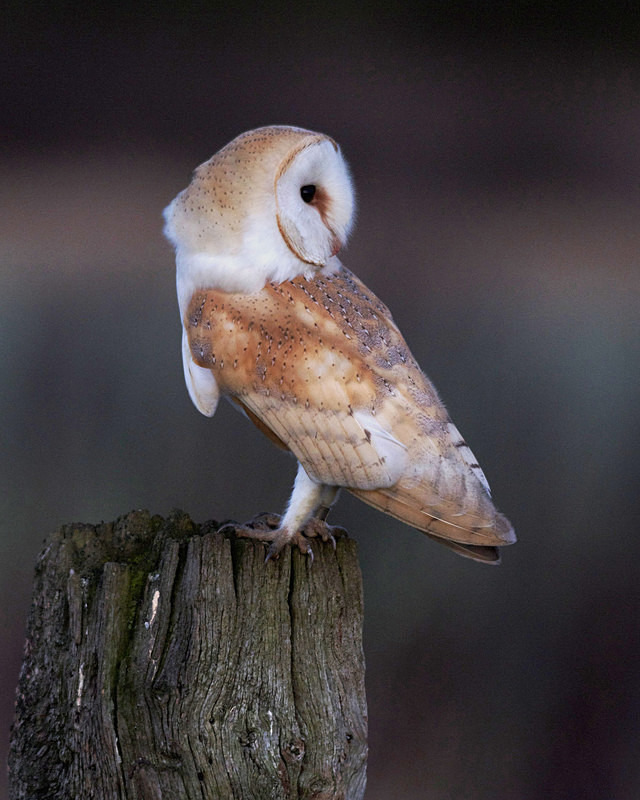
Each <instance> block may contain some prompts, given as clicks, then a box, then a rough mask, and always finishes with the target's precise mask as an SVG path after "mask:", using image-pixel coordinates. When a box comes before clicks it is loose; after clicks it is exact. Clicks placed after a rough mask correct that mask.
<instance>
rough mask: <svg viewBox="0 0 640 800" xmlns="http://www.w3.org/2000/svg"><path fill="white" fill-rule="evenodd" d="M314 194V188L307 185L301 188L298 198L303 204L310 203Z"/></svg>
mask: <svg viewBox="0 0 640 800" xmlns="http://www.w3.org/2000/svg"><path fill="white" fill-rule="evenodd" d="M315 194H316V187H315V186H314V185H313V184H312V183H309V184H307V185H306V186H303V187H302V188H301V189H300V197H301V198H302V199H303V200H304V202H305V203H310V202H311V201H312V200H313V198H314V197H315Z"/></svg>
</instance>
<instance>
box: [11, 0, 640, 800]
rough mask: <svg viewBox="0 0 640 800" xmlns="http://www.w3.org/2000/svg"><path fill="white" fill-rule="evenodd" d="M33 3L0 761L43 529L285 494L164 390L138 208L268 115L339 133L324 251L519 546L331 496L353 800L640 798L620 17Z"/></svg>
mask: <svg viewBox="0 0 640 800" xmlns="http://www.w3.org/2000/svg"><path fill="white" fill-rule="evenodd" d="M34 7H35V4H26V3H23V2H20V3H18V2H15V0H10V1H9V3H8V6H7V7H6V11H5V12H3V17H4V20H3V25H2V27H1V28H0V59H1V60H2V64H3V69H2V89H1V96H0V109H1V110H0V113H1V114H2V127H1V135H2V139H3V143H2V149H1V151H0V174H1V181H0V198H1V199H0V206H1V213H0V281H1V283H0V307H1V314H0V327H1V331H2V335H1V338H0V370H1V373H0V374H1V378H0V416H1V419H2V424H1V425H0V453H1V455H2V458H1V462H0V470H1V472H0V479H1V481H2V483H1V485H2V493H1V495H0V524H1V526H2V535H1V538H0V553H1V560H0V570H1V572H0V576H1V592H0V615H1V622H0V624H1V635H2V648H1V650H0V692H1V694H0V728H1V729H2V731H3V734H2V739H1V742H2V750H3V754H4V752H5V751H6V743H7V739H8V729H9V725H10V721H11V717H12V713H13V693H14V687H15V684H16V682H17V676H18V670H19V665H20V660H21V649H22V643H23V637H24V624H25V619H26V615H27V612H28V608H29V599H30V591H31V581H32V573H33V566H34V562H35V558H36V555H37V553H38V551H39V549H40V547H41V545H42V542H43V539H44V537H45V536H46V535H47V534H48V533H49V532H50V531H52V530H53V529H54V528H55V527H57V526H58V525H60V524H61V523H63V522H70V521H86V522H98V521H100V520H103V519H104V520H110V519H113V518H115V517H117V516H118V515H120V514H122V513H124V512H126V511H128V510H130V509H131V508H135V507H146V508H149V509H150V510H151V511H153V512H156V513H161V514H167V513H168V512H169V511H170V509H172V508H174V507H180V508H182V509H184V510H186V511H188V512H189V513H190V514H191V515H192V516H193V517H194V518H195V519H197V520H200V521H203V520H205V519H209V518H217V519H224V518H228V517H232V518H236V519H239V520H243V519H246V518H248V517H249V516H251V515H253V514H254V513H255V512H256V511H260V510H263V509H270V510H279V509H281V508H282V506H283V504H284V502H285V501H286V498H287V496H288V492H289V488H290V485H291V482H292V480H293V476H294V464H293V463H292V462H290V461H288V460H287V457H286V456H284V455H282V454H281V453H280V452H279V451H276V450H275V449H274V448H272V446H271V445H270V444H269V443H268V442H267V441H266V440H264V439H262V438H261V437H260V435H259V434H258V432H257V431H256V430H255V429H254V428H253V426H250V425H248V424H247V423H246V422H245V421H244V420H243V419H242V418H241V417H240V416H239V415H238V414H236V413H235V412H234V411H233V410H232V409H231V408H229V407H227V406H226V405H224V404H223V405H222V406H221V407H220V409H219V411H218V412H217V414H216V416H215V418H214V419H213V420H207V419H205V418H204V417H202V416H201V415H200V414H199V413H198V412H197V411H196V410H195V408H193V407H192V405H191V403H190V401H189V398H188V395H187V392H186V389H185V387H184V385H183V377H182V366H181V361H180V347H179V333H180V327H179V319H178V313H177V304H176V301H175V290H174V262H173V256H172V253H171V251H170V248H169V246H168V245H167V244H166V242H164V240H163V238H162V236H161V225H162V221H161V211H162V209H163V207H164V206H165V205H166V204H167V203H168V202H169V200H171V198H172V197H173V196H174V195H175V194H176V193H177V192H178V191H179V190H180V189H182V188H183V187H184V186H185V185H186V184H187V182H188V181H189V178H190V173H191V170H192V169H193V168H194V167H195V166H196V165H197V164H198V163H200V162H202V161H204V160H205V159H206V158H208V157H209V156H210V155H211V154H212V153H213V152H214V151H216V150H217V149H218V148H220V147H221V146H222V145H224V144H225V143H226V142H227V141H228V140H229V139H231V138H232V137H233V136H235V135H236V134H238V133H240V132H242V131H244V130H246V129H249V128H252V127H256V126H259V125H264V124H270V123H288V124H295V125H300V126H304V127H309V128H312V129H317V130H320V131H323V132H326V133H329V134H330V135H331V136H333V137H334V138H335V139H337V140H338V141H339V142H340V144H341V145H342V148H343V150H344V153H345V154H346V157H347V159H348V160H349V162H350V164H351V167H352V171H353V175H354V178H355V182H356V187H357V191H358V200H359V203H358V207H359V210H358V223H357V226H356V228H355V232H354V234H353V237H352V242H351V244H350V245H349V247H348V249H347V250H346V251H345V252H344V257H343V260H344V262H345V263H346V264H347V266H349V267H350V268H351V269H353V270H354V271H355V272H356V273H357V274H358V275H359V276H360V277H362V278H363V279H364V280H365V282H366V283H368V284H369V285H370V286H371V288H373V289H374V290H375V291H376V292H377V293H378V294H379V295H381V296H382V298H383V299H384V300H385V301H386V302H387V304H388V305H389V306H390V307H391V309H392V311H393V313H394V316H395V318H396V320H397V321H398V322H399V324H400V327H401V328H402V330H403V332H404V333H405V336H406V338H407V339H408V341H409V344H410V346H411V347H412V349H413V351H414V353H415V355H416V357H417V358H418V360H419V361H420V363H421V364H422V365H423V367H424V369H425V371H426V372H427V374H429V376H430V377H431V378H432V379H433V381H434V382H435V384H436V386H437V387H438V388H439V390H440V393H441V395H442V397H443V398H444V400H445V402H446V403H447V405H448V407H449V409H450V411H451V414H452V416H453V419H454V420H455V422H456V423H457V425H458V426H459V427H460V429H461V430H462V432H463V434H464V436H465V438H466V439H467V440H468V441H469V442H470V444H471V446H472V448H473V450H474V451H475V453H476V455H477V456H478V458H479V460H480V462H481V464H482V465H483V467H484V469H485V471H486V473H487V475H488V477H489V480H490V481H491V483H492V486H493V490H494V497H495V498H496V502H497V504H498V506H499V507H500V508H501V509H502V510H503V511H504V512H505V513H506V514H507V515H508V516H509V517H510V518H511V519H512V521H513V523H514V525H515V527H516V530H517V532H518V535H519V542H518V544H517V545H515V546H514V547H511V548H509V549H507V550H505V551H504V554H503V555H504V557H503V564H502V566H500V567H499V568H490V567H485V566H482V565H478V564H474V563H471V562H469V561H466V560H463V559H460V558H457V557H456V556H454V555H453V554H451V553H450V552H448V551H446V550H445V549H444V548H439V547H437V546H436V545H434V544H433V543H432V542H430V541H428V540H427V539H426V538H424V537H422V536H421V535H420V534H418V533H417V532H416V531H413V530H411V529H409V528H406V527H404V526H402V525H401V524H400V523H396V522H395V521H393V520H391V519H389V518H387V517H385V516H383V515H381V514H379V513H376V512H375V511H373V510H372V509H369V508H368V507H365V506H364V505H362V504H359V503H358V502H357V501H356V500H355V499H353V498H351V497H349V496H346V495H345V496H343V498H342V500H341V501H340V503H339V505H338V507H337V509H336V510H335V512H334V514H333V520H334V521H335V522H337V523H339V524H342V525H345V526H346V527H347V528H348V529H349V531H350V533H351V535H352V536H353V537H355V538H356V539H357V541H358V543H359V548H360V554H361V564H362V571H363V575H364V583H365V600H366V629H365V648H366V657H367V666H368V671H367V682H368V701H369V712H370V745H371V753H370V761H369V788H368V792H367V797H368V798H369V800H382V798H385V799H386V798H395V797H402V798H404V799H405V800H413V799H414V798H416V799H417V798H428V799H429V800H445V798H465V799H467V798H468V799H469V800H476V799H477V800H485V799H486V800H489V799H491V800H496V799H497V800H502V799H503V798H505V799H511V798H513V799H514V800H536V799H537V798H581V800H585V799H586V800H589V798H594V800H595V799H596V798H597V799H598V800H601V799H602V798H615V800H626V799H627V798H629V800H631V798H637V797H639V796H640V759H639V758H638V753H639V752H640V723H639V719H640V679H639V676H638V663H639V659H640V631H639V623H640V602H639V601H640V568H639V557H640V513H639V512H640V508H639V502H638V478H639V467H638V459H637V449H638V444H639V442H638V439H639V438H640V437H639V434H640V403H639V399H640V398H639V395H640V391H639V385H640V381H639V373H640V370H639V367H640V358H639V357H640V338H639V333H640V330H639V329H640V325H639V316H640V269H639V266H640V264H639V261H640V255H639V253H640V205H639V200H640V147H639V139H640V63H639V62H640V51H639V50H638V41H640V39H639V34H640V20H639V14H640V12H639V10H638V8H639V7H638V5H637V4H636V3H602V4H591V5H589V4H587V5H582V6H578V5H576V4H573V3H571V4H569V3H566V4H565V3H562V2H560V3H556V4H541V3H540V4H538V3H530V2H528V3H525V2H514V3H510V4H496V5H495V7H494V6H493V5H492V4H486V3H476V2H469V3H455V2H454V3H444V2H440V3H432V4H428V3H427V4H416V5H414V6H411V5H410V4H409V5H403V6H399V7H396V9H395V10H393V11H390V10H389V9H388V7H387V6H386V5H385V4H377V3H372V4H368V5H364V4H363V5H361V4H355V3H352V2H350V0H345V2H342V3H340V4H339V5H336V6H329V5H326V4H313V5H312V4H309V6H308V10H305V11H300V10H298V11H295V10H293V9H292V7H289V6H287V5H285V4H281V3H278V2H275V3H270V4H269V7H268V9H267V8H265V7H262V8H259V7H257V6H252V5H250V4H248V3H240V4H238V3H236V4H234V6H233V8H228V7H218V6H216V5H215V4H212V3H204V2H201V3H195V2H193V3H191V2H185V3H182V4H181V3H169V2H154V3H150V2H139V3H136V4H131V5H129V4H126V3H125V4H123V5H120V6H112V5H111V4H106V3H99V2H98V3H92V4H90V6H86V5H80V4H74V3H70V2H69V3H64V2H60V3H54V4H52V5H51V6H49V7H48V10H44V11H42V12H38V13H37V15H36V14H35V13H34V11H33V8H34ZM3 780H4V778H3ZM3 793H4V787H3V786H0V796H2V794H3Z"/></svg>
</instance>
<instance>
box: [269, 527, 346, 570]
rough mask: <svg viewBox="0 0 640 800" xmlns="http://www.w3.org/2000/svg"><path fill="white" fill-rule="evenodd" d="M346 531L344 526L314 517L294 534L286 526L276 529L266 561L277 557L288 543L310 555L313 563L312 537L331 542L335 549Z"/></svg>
mask: <svg viewBox="0 0 640 800" xmlns="http://www.w3.org/2000/svg"><path fill="white" fill-rule="evenodd" d="M345 534H346V531H345V529H344V528H339V527H337V526H335V525H327V523H326V522H325V521H324V520H322V519H318V518H317V517H313V518H312V519H310V520H309V522H307V524H306V525H305V526H304V528H302V530H300V531H296V532H295V533H294V534H293V536H292V535H291V534H290V532H289V531H288V530H287V529H286V528H280V529H279V530H276V531H274V537H273V539H272V540H271V545H270V547H269V550H268V551H267V557H266V559H265V561H269V560H270V559H272V558H277V557H278V556H279V555H280V551H281V550H282V548H283V547H284V546H285V545H287V544H292V545H294V544H295V545H296V546H297V547H298V550H300V552H301V553H304V554H305V555H308V556H309V558H310V559H311V563H312V564H313V550H312V549H311V542H310V541H309V540H310V539H321V540H322V541H323V542H331V545H332V546H333V549H334V550H335V549H336V537H340V536H344V535H345Z"/></svg>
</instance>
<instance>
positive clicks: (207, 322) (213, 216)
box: [167, 128, 515, 561]
mask: <svg viewBox="0 0 640 800" xmlns="http://www.w3.org/2000/svg"><path fill="white" fill-rule="evenodd" d="M326 142H329V143H330V144H331V147H332V148H335V152H336V153H337V154H338V156H337V157H338V158H341V157H340V156H339V151H338V150H337V146H336V145H335V143H333V142H332V140H329V139H327V137H322V136H321V135H319V134H312V133H310V132H307V131H302V130H300V129H287V128H282V129H280V128H272V129H266V131H265V129H261V130H259V131H257V132H250V133H249V134H244V135H243V137H239V139H238V140H234V143H231V144H230V145H227V147H226V148H223V150H222V151H220V153H218V154H217V155H216V156H214V158H213V159H211V160H210V161H209V162H207V164H205V165H203V166H202V167H200V168H198V170H197V171H196V174H195V177H194V181H193V182H192V184H191V186H190V187H189V189H188V190H186V192H184V193H181V195H179V196H178V198H176V200H175V201H174V203H173V204H172V206H170V207H169V209H168V214H167V220H168V227H169V226H173V227H172V228H171V229H170V231H169V235H170V236H171V237H172V239H173V240H174V242H176V244H177V249H178V259H180V256H181V255H182V257H183V258H184V259H187V260H186V263H187V266H188V267H190V265H191V261H189V260H188V259H189V258H191V254H192V253H194V252H195V253H196V258H200V256H201V254H202V253H204V254H205V256H206V258H207V259H209V260H212V261H214V262H215V265H214V268H213V270H212V271H211V275H210V277H209V278H208V279H207V277H206V276H205V278H204V279H203V278H202V276H200V275H198V276H197V279H196V280H195V281H192V280H191V277H192V275H193V274H194V272H193V270H192V272H191V273H189V280H187V282H186V284H185V283H184V282H183V283H182V284H181V281H180V272H179V280H178V283H179V294H180V292H181V291H182V294H181V303H180V304H181V313H182V321H183V328H184V332H183V357H184V360H185V377H186V379H187V385H188V387H189V391H190V394H191V397H192V399H193V400H194V403H195V404H196V405H197V406H198V408H200V410H201V411H202V412H203V413H205V414H208V415H211V414H213V413H214V411H215V407H216V404H217V401H218V397H219V396H227V397H229V398H230V399H231V400H233V401H234V402H235V403H237V404H238V405H239V406H240V408H241V409H242V410H244V411H245V413H246V414H247V416H248V417H249V418H250V419H251V420H252V421H253V422H254V423H255V424H256V425H257V426H258V427H259V428H260V429H261V430H262V431H263V432H264V433H266V434H267V435H268V436H269V438H271V439H272V441H274V442H275V443H276V444H279V445H280V446H282V447H284V448H285V449H288V450H290V451H291V452H292V453H293V454H294V455H295V457H296V458H297V459H298V462H299V464H300V470H299V474H298V478H297V479H296V486H295V488H294V493H293V495H292V500H291V502H290V505H289V508H288V510H287V514H286V515H285V517H284V518H283V522H282V530H281V531H280V532H278V535H277V536H276V540H277V546H276V547H275V550H274V551H273V552H277V551H278V550H279V549H280V548H281V547H282V546H283V544H285V543H286V542H287V541H296V542H297V543H298V544H299V545H300V546H301V547H303V549H308V548H307V546H306V545H303V544H302V539H301V537H300V532H299V530H290V528H291V527H292V526H293V527H296V528H298V527H300V528H302V527H304V525H306V524H307V523H308V522H309V520H310V519H312V517H313V514H314V513H315V514H317V513H318V509H319V508H320V507H321V506H322V507H326V506H328V505H330V503H331V501H332V499H333V496H334V494H335V489H336V488H341V487H342V488H346V489H348V490H350V491H351V492H353V493H354V494H355V495H357V496H358V497H359V498H361V499H362V500H364V501H365V502H367V503H370V504H371V505H373V506H375V507H377V508H379V509H381V510H383V511H386V512H387V513H389V514H392V515H393V516H395V517H398V518H399V519H401V520H403V521H405V522H407V523H408V524H410V525H413V526H415V527H416V528H418V529H420V530H422V531H423V532H425V533H426V534H427V535H429V536H431V537H434V538H437V539H438V540H440V541H442V542H443V543H445V544H447V545H448V546H450V547H452V548H453V549H454V550H456V551H457V552H459V553H461V554H462V555H467V556H470V557H472V558H475V559H477V560H481V561H496V560H497V558H498V555H497V550H496V549H495V548H496V547H497V546H499V545H502V544H509V543H511V542H512V541H514V540H515V537H514V535H513V530H512V528H511V526H510V524H509V522H508V521H507V520H506V518H505V517H504V516H502V515H501V514H499V513H498V512H497V511H496V510H495V508H494V506H493V503H492V501H491V498H490V494H489V487H488V484H487V481H486V478H485V477H484V474H483V473H482V470H481V469H480V467H479V466H478V464H477V463H476V461H475V458H474V457H473V454H472V453H471V451H470V450H469V448H468V446H467V445H466V443H465V442H464V440H463V439H462V437H461V436H460V434H459V432H458V430H457V429H456V427H455V426H454V425H453V423H452V422H451V420H450V419H449V416H448V414H447V412H446V410H445V408H444V406H443V405H442V403H441V401H440V400H439V398H438V396H437V393H436V391H435V389H434V387H433V385H432V384H431V383H430V382H429V380H428V379H427V378H426V376H425V375H424V373H423V372H422V371H421V369H420V368H419V366H418V365H417V363H416V361H415V359H414V358H413V356H412V355H411V353H410V351H409V349H408V347H407V345H406V343H405V341H404V339H403V337H402V335H401V333H400V331H399V330H398V328H397V327H396V325H395V323H394V322H393V319H392V317H391V314H390V312H389V310H388V309H387V307H386V306H385V305H384V304H383V303H382V302H381V301H380V300H379V299H378V298H377V297H376V296H375V295H374V294H373V293H372V292H371V291H370V290H369V289H367V287H366V286H364V284H363V283H362V282H361V281H360V280H358V278H357V277H356V276H355V275H353V274H352V273H351V272H349V271H348V270H347V269H345V268H344V267H343V266H342V265H341V264H340V262H339V261H338V260H337V258H335V251H336V250H337V249H338V248H339V245H340V244H342V243H343V242H344V239H345V238H346V233H347V232H348V228H349V225H350V217H351V208H352V204H353V202H352V199H351V200H349V198H346V199H345V200H344V203H343V206H344V208H343V209H342V210H341V206H340V204H339V203H338V205H337V206H335V205H334V200H335V196H336V194H339V193H340V192H343V191H344V187H342V186H341V184H340V180H342V175H341V173H340V172H339V168H340V166H341V165H340V164H337V165H334V164H333V163H332V161H331V160H332V159H333V158H334V155H332V153H333V150H331V149H326V145H324V143H326ZM318 144H323V146H325V150H324V151H323V153H322V157H321V158H319V157H317V156H315V155H314V151H313V148H314V147H317V146H318ZM307 148H311V150H310V151H309V152H310V153H311V155H304V156H303V157H302V158H303V161H302V163H301V165H300V166H298V165H297V159H299V158H300V154H301V153H303V152H305V150H306V149H307ZM314 158H315V161H314V160H313V159H314ZM304 159H308V160H309V164H312V165H313V168H314V169H315V172H313V174H314V175H315V174H316V173H317V174H318V177H317V178H314V185H313V188H314V190H315V189H316V183H317V184H318V188H317V192H316V198H315V200H316V202H315V204H314V205H315V208H314V209H313V210H312V211H311V213H312V215H313V214H317V215H318V216H317V217H316V216H312V217H310V218H309V219H310V222H307V221H305V219H306V218H305V217H303V216H302V215H303V214H308V213H309V210H308V209H307V208H304V207H302V206H301V208H300V210H299V211H298V209H297V208H296V207H295V198H294V200H291V197H292V196H293V195H292V194H291V191H290V190H289V189H287V191H288V192H289V196H288V197H287V196H285V200H284V201H283V202H281V203H279V202H278V200H279V195H278V188H277V187H278V181H280V180H282V176H283V175H286V174H287V170H289V169H294V170H295V169H297V170H298V171H299V172H300V175H301V176H303V177H302V178H301V179H300V180H307V178H305V177H304V176H305V175H306V174H307V173H309V172H310V169H311V168H310V167H309V166H308V165H307V164H306V163H305V161H304ZM327 159H328V160H329V162H330V163H329V167H327V170H328V172H329V174H330V176H334V177H332V178H331V180H328V181H327V185H323V184H322V182H321V177H322V170H323V169H324V164H325V162H326V160H327ZM316 162H318V163H316ZM292 164H293V165H294V166H293V167H292ZM318 164H320V167H321V168H319V167H318ZM305 170H306V171H305ZM331 170H334V172H333V173H332V172H331ZM247 173H248V174H249V175H250V176H252V180H253V182H252V181H249V180H248V178H247ZM335 175H337V178H335ZM345 175H346V173H345ZM296 180H298V178H297V176H296ZM298 182H299V181H298ZM271 185H275V187H276V188H275V189H272V190H270V189H269V188H268V187H269V186H271ZM227 186H228V188H225V187H227ZM252 187H255V194H253V193H252ZM270 192H271V194H270ZM256 198H257V199H256ZM265 198H266V199H265ZM227 201H228V202H227ZM256 202H258V203H259V208H260V212H262V211H264V208H263V206H264V205H265V204H266V205H267V206H269V204H270V203H271V204H272V206H273V207H272V208H271V209H270V211H272V212H273V213H274V214H276V216H277V217H278V220H277V225H276V230H275V231H274V230H272V229H271V228H268V227H266V223H265V225H264V226H263V227H262V228H261V230H262V231H263V239H264V249H266V250H269V251H271V250H273V252H275V253H277V252H284V251H279V250H278V248H279V247H280V245H279V244H278V243H277V242H278V237H282V238H283V239H284V240H285V241H286V245H287V248H288V250H289V253H290V254H293V256H294V257H295V260H294V261H292V262H291V263H292V267H291V269H290V274H289V275H288V276H287V279H283V277H282V274H281V272H280V271H279V267H278V265H281V264H282V263H285V262H287V256H283V255H281V256H280V257H279V258H276V259H275V263H276V272H275V274H274V273H273V271H272V272H271V273H270V274H271V279H268V278H269V275H267V279H264V278H262V279H261V281H260V285H258V286H257V287H255V288H254V287H253V284H252V280H253V278H251V279H249V281H248V288H247V287H246V286H245V284H242V281H243V280H244V278H243V270H245V269H248V270H250V268H251V264H244V263H241V264H240V265H239V266H238V267H237V268H235V267H234V266H233V265H232V266H228V264H230V263H231V262H226V261H225V258H227V256H228V254H229V253H232V254H234V253H235V254H237V253H243V252H244V251H243V245H244V246H246V243H247V241H249V242H251V241H252V239H251V234H249V235H248V237H249V238H248V239H247V238H245V240H244V241H240V242H239V238H238V237H240V240H242V233H241V232H242V231H243V230H244V231H246V230H247V229H248V226H249V225H250V222H251V215H252V213H253V212H252V209H254V208H255V204H256ZM291 203H294V206H293V208H291V207H289V208H287V207H286V204H289V206H291ZM281 206H283V207H284V212H281V210H280V207H281ZM347 211H348V216H347V213H346V212H347ZM298 214H300V216H301V218H302V222H300V223H299V222H298V221H297V220H298V217H297V215H298ZM227 217H229V220H228V221H225V220H226V218H227ZM281 217H283V218H287V219H289V220H293V221H294V223H292V224H295V225H298V224H299V225H300V226H301V227H300V230H301V233H300V234H296V233H295V232H294V233H293V234H291V236H292V239H291V240H290V239H289V233H290V231H289V233H288V230H289V229H288V228H287V225H283V224H282V223H281V221H280V218H281ZM265 219H267V218H266V217H265ZM315 220H318V221H317V222H316V221H315ZM332 220H335V222H332ZM305 226H306V227H305ZM309 226H316V227H312V228H309ZM217 227H221V228H222V230H219V231H217V232H216V228H217ZM307 229H310V230H311V234H308V233H307V232H306V231H307ZM323 230H326V234H323V233H322V231H323ZM272 236H273V241H272V240H271V237H272ZM309 236H311V238H309ZM296 237H297V238H296ZM323 237H325V238H326V242H324V243H323ZM185 242H186V243H188V247H187V246H186V245H185ZM181 246H183V247H184V250H183V251H182V252H181V250H180V247H181ZM311 251H313V252H314V253H316V254H318V253H320V254H322V253H324V255H323V256H322V258H321V259H320V262H319V263H315V261H314V260H313V258H311V256H309V257H308V258H307V254H308V252H311ZM301 254H302V255H301ZM245 257H246V256H244V255H243V256H242V258H243V259H244V258H245ZM254 259H255V261H256V263H257V262H259V261H260V260H261V259H262V260H263V261H265V263H266V261H267V260H268V259H266V260H265V259H264V257H263V256H262V255H261V252H260V250H259V249H258V251H256V253H255V255H254ZM287 263H288V262H287ZM179 264H180V261H179ZM220 264H222V267H220ZM296 264H297V265H298V266H296ZM310 264H311V265H312V268H310V266H309V265H310ZM225 268H226V272H225V271H224V270H225ZM179 269H180V267H179ZM220 269H222V271H223V272H224V275H223V277H222V278H218V274H219V271H220ZM258 272H260V271H259V270H258ZM238 281H239V282H240V284H242V285H239V286H238V285H237V283H234V282H238ZM185 285H186V286H187V288H188V291H186V292H185ZM327 498H328V499H327Z"/></svg>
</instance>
